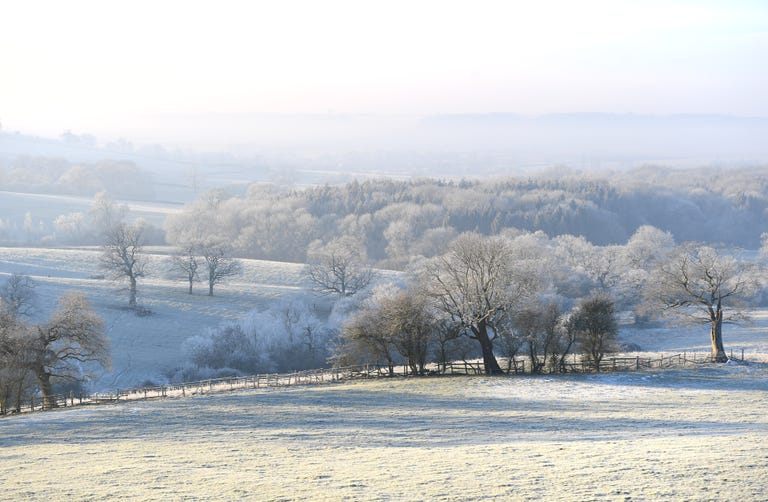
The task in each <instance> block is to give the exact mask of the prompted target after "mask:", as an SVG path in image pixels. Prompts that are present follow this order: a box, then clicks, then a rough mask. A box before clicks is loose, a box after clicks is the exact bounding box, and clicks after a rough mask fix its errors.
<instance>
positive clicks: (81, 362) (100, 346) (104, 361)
mask: <svg viewBox="0 0 768 502" xmlns="http://www.w3.org/2000/svg"><path fill="white" fill-rule="evenodd" d="M31 337H32V339H31V341H30V351H31V354H32V357H31V362H30V364H31V369H32V371H33V373H34V375H35V378H36V380H37V384H38V386H39V388H40V392H41V393H42V395H43V401H44V404H45V406H48V407H52V406H55V405H56V403H55V400H54V399H53V385H52V383H53V380H54V379H62V380H81V379H83V378H84V377H85V373H86V369H87V368H86V367H85V365H86V364H89V363H90V364H97V365H100V366H102V367H104V368H108V367H109V364H110V356H109V339H108V338H107V337H106V335H105V334H104V322H103V321H102V320H101V318H100V317H99V316H98V315H97V314H96V312H94V310H93V308H92V307H91V304H90V302H89V301H88V300H87V298H86V297H85V295H83V294H82V293H66V294H64V295H63V296H62V297H61V298H60V299H59V304H58V310H56V311H55V312H54V313H53V315H52V316H51V318H50V319H49V321H48V322H47V323H46V324H43V325H38V326H36V327H35V328H34V329H33V330H32V333H31Z"/></svg>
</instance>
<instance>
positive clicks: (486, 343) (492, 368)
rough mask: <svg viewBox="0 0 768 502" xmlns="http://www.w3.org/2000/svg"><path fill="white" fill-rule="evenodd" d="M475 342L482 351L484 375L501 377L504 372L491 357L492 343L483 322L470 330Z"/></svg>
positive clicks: (494, 358)
mask: <svg viewBox="0 0 768 502" xmlns="http://www.w3.org/2000/svg"><path fill="white" fill-rule="evenodd" d="M472 332H473V333H474V335H475V337H476V338H477V341H478V342H480V348H481V349H482V351H483V366H485V373H486V374H487V375H503V374H504V370H502V369H501V366H499V362H498V361H497V360H496V356H494V355H493V342H492V341H491V338H490V337H489V336H488V326H487V325H486V324H485V322H484V321H481V322H479V323H478V324H477V327H473V328H472Z"/></svg>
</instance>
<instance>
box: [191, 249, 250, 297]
mask: <svg viewBox="0 0 768 502" xmlns="http://www.w3.org/2000/svg"><path fill="white" fill-rule="evenodd" d="M200 253H201V254H202V255H203V260H204V261H205V271H206V272H207V273H206V276H207V278H208V296H213V287H214V286H215V285H216V284H220V283H221V282H223V281H224V280H225V279H227V278H229V277H234V276H236V275H239V274H240V273H242V271H243V266H242V264H241V263H240V262H239V261H238V260H235V259H234V258H231V257H230V256H227V246H226V245H224V244H220V243H215V244H208V245H204V246H202V247H201V249H200ZM190 290H191V285H190Z"/></svg>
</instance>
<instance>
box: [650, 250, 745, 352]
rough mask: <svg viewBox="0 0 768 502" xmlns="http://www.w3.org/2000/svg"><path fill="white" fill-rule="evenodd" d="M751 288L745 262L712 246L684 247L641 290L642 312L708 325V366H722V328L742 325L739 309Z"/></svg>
mask: <svg viewBox="0 0 768 502" xmlns="http://www.w3.org/2000/svg"><path fill="white" fill-rule="evenodd" d="M756 287H757V283H756V274H755V271H754V269H753V266H752V265H751V264H750V263H749V262H747V261H744V260H739V259H738V258H737V257H736V256H734V255H733V254H730V253H725V252H722V251H719V250H717V249H715V248H713V247H711V246H704V245H700V244H695V243H686V244H682V245H680V246H678V247H677V248H676V250H675V252H674V253H673V254H672V256H671V257H670V258H669V259H668V260H667V261H665V262H663V263H661V264H660V266H659V267H658V268H657V269H656V270H655V272H654V274H653V276H652V278H651V280H650V281H649V283H648V288H647V290H646V298H647V302H648V303H647V305H646V308H648V309H651V310H653V311H654V312H656V313H657V314H672V315H674V316H676V317H678V318H679V319H682V320H685V321H690V322H706V323H707V324H709V327H710V330H709V339H710V345H711V355H712V361H713V362H719V363H720V362H726V361H728V356H726V354H725V347H724V346H723V323H724V322H729V321H731V322H736V321H739V320H744V319H746V314H745V312H744V310H743V309H742V308H741V307H743V306H744V302H745V300H746V299H747V298H748V297H749V296H750V295H752V294H753V293H754V291H755V288H756ZM729 307H730V308H729Z"/></svg>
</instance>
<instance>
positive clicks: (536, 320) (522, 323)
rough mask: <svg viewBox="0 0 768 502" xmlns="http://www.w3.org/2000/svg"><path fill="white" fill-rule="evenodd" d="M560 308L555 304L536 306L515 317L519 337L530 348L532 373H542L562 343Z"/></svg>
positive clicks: (529, 355)
mask: <svg viewBox="0 0 768 502" xmlns="http://www.w3.org/2000/svg"><path fill="white" fill-rule="evenodd" d="M560 318H561V314H560V308H559V307H558V306H557V304H555V303H550V304H548V305H535V306H532V307H529V308H527V309H523V310H522V311H520V312H519V313H517V315H515V319H514V325H515V329H516V331H517V332H518V337H519V338H520V339H521V340H524V341H525V342H526V344H527V346H528V357H529V359H530V362H531V373H541V372H542V371H543V370H544V367H545V365H546V363H547V361H549V360H550V358H551V357H552V354H553V353H555V352H556V351H557V348H558V344H559V341H560V336H561V333H560Z"/></svg>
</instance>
